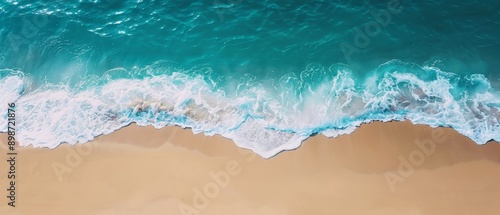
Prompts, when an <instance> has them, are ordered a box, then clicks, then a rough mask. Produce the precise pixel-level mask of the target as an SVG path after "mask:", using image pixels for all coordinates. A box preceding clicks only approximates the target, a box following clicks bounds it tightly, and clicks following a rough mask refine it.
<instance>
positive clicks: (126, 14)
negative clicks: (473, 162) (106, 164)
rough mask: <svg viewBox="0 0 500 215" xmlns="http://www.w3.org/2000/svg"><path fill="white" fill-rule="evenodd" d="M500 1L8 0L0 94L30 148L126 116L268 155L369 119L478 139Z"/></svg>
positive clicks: (485, 127)
mask: <svg viewBox="0 0 500 215" xmlns="http://www.w3.org/2000/svg"><path fill="white" fill-rule="evenodd" d="M499 11H500V2H499V1H463V2H456V1H450V0H447V1H424V2H422V1H402V0H401V1H397V0H387V1H377V3H374V2H373V1H367V0H365V1H293V0H292V1H258V2H254V1H246V0H217V1H200V2H189V1H158V0H156V1H153V0H151V1H146V0H138V1H137V0H136V1H99V0H94V1H80V2H74V3H69V2H67V1H7V2H2V3H0V23H1V25H0V89H1V90H2V91H1V93H0V101H1V102H2V104H4V103H5V104H6V103H8V102H16V104H17V111H18V112H19V114H18V116H19V119H18V121H19V123H18V124H19V128H18V130H19V132H18V138H19V139H20V142H21V145H30V144H32V145H34V146H38V147H55V146H57V145H58V144H60V143H62V142H68V143H76V142H86V141H89V140H91V139H93V138H94V137H95V136H97V135H100V134H107V133H110V132H112V131H114V130H116V129H119V128H121V127H123V126H126V125H128V124H130V123H132V122H136V123H138V124H140V125H154V126H156V127H163V126H166V125H179V126H183V127H190V128H193V130H194V131H195V132H204V133H205V134H207V135H213V134H221V135H223V136H225V137H227V138H231V139H233V140H234V141H235V142H236V144H237V145H239V146H241V147H245V148H250V149H252V150H254V151H255V152H257V153H259V154H260V155H262V156H264V157H270V156H272V155H274V154H276V153H278V152H279V151H282V150H284V149H292V148H296V147H298V146H299V145H300V142H301V141H302V140H304V139H306V138H307V137H309V136H310V135H312V134H315V133H322V134H325V135H327V136H332V137H333V136H337V135H339V134H343V133H349V132H352V131H353V130H354V129H355V128H356V127H357V126H359V125H360V124H361V123H368V122H371V121H374V120H380V121H390V120H411V121H412V122H414V123H419V124H427V125H431V126H449V127H453V128H454V129H456V130H457V131H458V132H460V133H462V134H464V135H466V136H468V137H470V138H472V139H473V140H475V141H476V142H477V143H479V144H483V143H485V142H487V141H489V140H492V139H494V140H500V123H499V121H500V110H499V108H500V95H499V92H498V90H499V89H500V71H499V69H500V63H499V61H498V59H500V51H499V50H500V40H499V38H500V30H499V29H500V12H499ZM3 106H5V107H3ZM6 107H7V105H2V107H0V111H2V112H3V113H6ZM6 117H7V116H6V115H5V114H4V117H3V118H0V123H1V124H2V126H0V128H2V129H1V130H2V131H5V129H6V126H3V125H4V124H6V123H5V120H6Z"/></svg>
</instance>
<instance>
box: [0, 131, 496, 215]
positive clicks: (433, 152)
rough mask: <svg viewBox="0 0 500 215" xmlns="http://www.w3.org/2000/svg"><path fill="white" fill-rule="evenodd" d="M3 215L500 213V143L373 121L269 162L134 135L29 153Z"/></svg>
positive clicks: (182, 136) (222, 144)
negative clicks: (13, 198)
mask: <svg viewBox="0 0 500 215" xmlns="http://www.w3.org/2000/svg"><path fill="white" fill-rule="evenodd" d="M0 143H1V146H2V147H1V150H0V156H1V158H2V162H1V165H0V167H1V169H0V176H1V185H2V187H1V190H2V191H1V192H2V198H1V200H0V214H9V215H17V214H40V215H42V214H51V215H58V214H64V215H67V214H72V215H80V214H82V215H83V214H97V215H104V214H120V215H124V214H131V215H132V214H133V215H137V214H169V215H170V214H174V215H177V214H213V215H226V214H227V215H229V214H238V215H243V214H249V215H250V214H263V215H267V214H269V215H285V214H286V215H288V214H290V215H299V214H300V215H302V214H356V215H358V214H380V215H390V214H395V215H396V214H397V215H406V214H408V215H418V214H426V215H427V214H454V215H462V214H463V215H467V214H498V210H499V209H500V205H499V204H498V203H499V202H500V145H499V144H498V143H495V142H490V143H488V144H486V145H476V144H475V143H474V142H473V141H471V140H470V139H468V138H466V137H464V136H462V135H460V134H458V133H457V132H455V131H454V130H452V129H450V128H436V129H433V128H430V127H428V126H424V125H412V124H411V123H409V122H390V123H380V122H376V123H371V124H367V125H363V126H361V127H360V128H359V129H357V130H356V131H355V132H354V133H352V134H350V135H343V136H340V137H338V138H326V137H324V136H322V135H317V136H314V137H311V138H310V139H308V140H306V141H305V142H304V143H303V144H302V146H301V147H300V148H298V149H296V150H292V151H286V152H282V153H280V154H278V155H277V156H275V157H273V158H270V159H268V160H265V159H262V158H261V157H259V156H258V155H256V154H254V153H253V152H251V151H248V150H243V149H239V148H238V147H236V146H235V145H234V143H233V142H232V141H230V140H227V139H225V138H223V137H220V136H213V137H206V136H204V135H203V134H197V135H193V133H192V132H191V130H189V129H182V128H179V127H167V128H163V129H159V130H157V129H154V128H153V127H137V126H135V125H131V126H128V127H126V128H123V129H121V130H119V131H116V132H114V133H112V134H110V135H104V136H100V137H98V138H97V139H96V140H94V141H92V142H89V143H85V144H77V145H73V146H70V145H68V144H63V145H61V146H59V147H57V148H56V149H53V150H50V149H46V148H42V149H33V148H31V147H27V148H19V147H18V148H17V152H18V156H17V158H16V159H17V162H16V165H17V166H16V171H17V175H16V177H17V178H16V183H17V187H16V189H17V190H16V202H15V204H16V207H15V208H12V207H9V206H8V205H7V202H8V201H9V199H8V198H6V196H7V195H8V191H7V189H8V186H7V183H8V180H7V178H6V176H7V172H8V163H6V160H7V159H8V158H7V156H6V152H7V150H6V135H5V134H2V135H0Z"/></svg>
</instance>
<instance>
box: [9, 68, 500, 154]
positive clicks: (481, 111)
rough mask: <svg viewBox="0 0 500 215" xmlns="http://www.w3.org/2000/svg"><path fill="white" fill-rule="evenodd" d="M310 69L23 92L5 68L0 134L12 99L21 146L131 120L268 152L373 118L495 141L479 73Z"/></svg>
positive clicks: (102, 130) (496, 104)
mask: <svg viewBox="0 0 500 215" xmlns="http://www.w3.org/2000/svg"><path fill="white" fill-rule="evenodd" d="M306 72H310V71H309V70H305V71H304V72H303V73H302V75H301V76H300V77H295V76H292V75H287V76H283V77H282V78H281V79H279V80H276V81H267V82H266V81H260V82H259V81H256V82H252V83H250V82H248V83H241V82H238V83H235V84H233V85H232V86H236V87H234V88H227V87H226V88H225V87H222V86H217V84H214V83H216V82H211V81H207V77H204V76H203V75H192V74H191V75H188V74H186V73H185V72H182V71H174V72H171V73H169V74H162V75H150V76H147V77H142V78H130V79H124V78H121V79H108V80H106V81H101V83H102V84H95V85H92V86H90V87H86V88H78V89H77V88H74V87H73V88H72V87H69V86H68V85H49V84H47V85H44V86H42V87H39V88H37V89H34V90H30V91H28V92H27V91H25V88H26V87H27V85H30V82H29V80H28V79H26V78H25V77H24V76H23V75H22V73H19V72H17V73H14V72H12V71H10V72H8V73H5V72H4V73H5V74H4V75H2V77H1V79H0V89H1V91H0V93H1V96H0V101H2V104H5V105H3V106H2V107H0V111H2V113H3V115H2V117H0V124H1V125H2V127H0V128H1V131H2V132H5V131H6V126H5V125H6V120H7V115H6V109H7V105H6V103H8V102H15V103H16V120H17V128H16V129H17V139H18V140H19V143H20V145H21V146H28V145H32V146H34V147H48V148H55V147H57V146H58V145H59V144H61V143H69V144H75V143H84V142H88V141H90V140H92V139H94V138H95V137H96V136H99V135H102V134H109V133H111V132H113V131H115V130H117V129H120V128H122V127H124V126H127V125H129V124H131V123H136V124H138V125H140V126H148V125H152V126H154V127H156V128H162V127H165V126H171V125H175V126H181V127H184V128H191V129H192V131H193V132H194V133H204V134H206V135H215V134H220V135H222V136H224V137H226V138H229V139H232V140H233V141H234V142H235V143H236V145H238V146H239V147H243V148H248V149H251V150H253V151H254V152H256V153H258V154H259V155H261V156H262V157H264V158H269V157H272V156H274V155H276V154H277V153H279V152H281V151H283V150H290V149H295V148H297V147H299V146H300V144H301V142H302V141H303V140H305V139H307V138H308V137H310V136H311V135H314V134H324V135H326V136H328V137H336V136H338V135H342V134H349V133H351V132H353V131H354V130H355V129H356V128H357V127H358V126H360V125H361V124H363V123H369V122H372V121H384V122H386V121H393V120H397V121H400V120H410V121H411V122H413V123H415V124H426V125H430V126H432V127H437V126H445V127H452V128H454V129H455V130H457V131H458V132H459V133H461V134H463V135H465V136H467V137H469V138H471V139H472V140H474V141H476V142H477V143H478V144H483V143H485V142H487V141H489V140H497V141H498V140H500V96H499V94H498V92H496V91H495V90H494V89H492V88H491V85H490V83H489V82H488V80H487V79H486V77H484V76H483V75H469V76H463V77H461V76H458V75H455V74H453V73H449V72H444V71H441V70H440V69H438V68H436V67H430V66H423V67H420V66H415V65H411V66H409V65H408V64H405V63H402V62H399V61H390V62H387V63H386V64H383V65H381V66H380V67H379V68H378V69H377V70H375V71H373V72H372V73H371V74H372V75H370V76H367V77H364V78H362V79H360V78H357V77H356V76H355V75H353V74H352V73H351V72H350V71H348V70H347V69H342V68H339V67H331V68H330V69H329V70H328V71H326V72H325V71H324V72H323V73H322V74H323V76H322V77H321V78H319V79H318V77H316V81H317V80H320V81H317V82H312V81H310V80H309V79H310V77H308V76H307V73H306ZM328 74H331V75H328ZM228 85H230V84H228ZM231 90H234V91H231Z"/></svg>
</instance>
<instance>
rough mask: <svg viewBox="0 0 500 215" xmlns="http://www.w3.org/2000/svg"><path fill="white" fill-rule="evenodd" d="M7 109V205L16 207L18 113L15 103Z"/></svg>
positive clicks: (10, 104)
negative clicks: (8, 181)
mask: <svg viewBox="0 0 500 215" xmlns="http://www.w3.org/2000/svg"><path fill="white" fill-rule="evenodd" d="M8 105H9V107H8V108H7V145H8V150H7V158H8V159H7V163H8V166H9V171H8V172H7V178H8V179H9V180H10V183H9V184H8V185H7V187H8V188H7V194H8V195H7V198H8V199H9V200H10V201H9V202H8V203H7V205H9V206H11V207H16V186H17V185H16V157H17V152H16V138H15V135H16V128H15V126H16V111H15V107H16V104H15V103H9V104H8Z"/></svg>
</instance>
